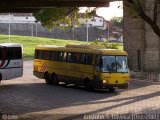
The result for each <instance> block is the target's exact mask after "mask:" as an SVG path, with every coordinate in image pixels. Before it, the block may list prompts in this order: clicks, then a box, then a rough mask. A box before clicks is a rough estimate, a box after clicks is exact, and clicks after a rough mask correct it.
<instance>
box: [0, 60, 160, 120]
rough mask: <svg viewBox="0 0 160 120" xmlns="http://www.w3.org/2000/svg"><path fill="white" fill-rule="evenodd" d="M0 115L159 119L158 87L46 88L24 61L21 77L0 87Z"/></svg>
mask: <svg viewBox="0 0 160 120" xmlns="http://www.w3.org/2000/svg"><path fill="white" fill-rule="evenodd" d="M0 114H1V115H0V118H1V116H2V118H3V119H4V118H6V117H7V118H8V119H13V118H14V119H22V120H54V119H68V120H73V119H90V118H95V117H98V116H89V115H95V114H96V115H102V116H99V117H102V118H104V115H105V119H107V118H108V117H107V116H108V115H117V114H145V115H152V114H155V115H157V116H158V114H160V84H159V83H151V82H143V81H140V80H131V81H130V85H129V89H127V90H116V91H115V92H109V91H107V90H96V91H92V92H91V91H86V90H85V89H84V88H83V87H76V86H64V85H60V86H53V85H46V84H45V82H44V80H42V79H38V78H36V77H34V76H33V74H32V61H25V62H24V74H23V77H21V78H17V79H12V80H6V81H2V83H1V84H0ZM157 116H156V119H157V120H158V119H159V118H158V117H159V116H158V117H157ZM143 117H144V116H143ZM108 119H109V118H108ZM159 120H160V119H159Z"/></svg>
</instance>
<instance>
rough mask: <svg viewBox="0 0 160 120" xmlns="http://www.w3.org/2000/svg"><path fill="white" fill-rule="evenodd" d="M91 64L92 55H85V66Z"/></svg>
mask: <svg viewBox="0 0 160 120" xmlns="http://www.w3.org/2000/svg"><path fill="white" fill-rule="evenodd" d="M92 62H93V54H86V59H85V64H88V65H91V64H92Z"/></svg>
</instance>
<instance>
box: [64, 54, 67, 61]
mask: <svg viewBox="0 0 160 120" xmlns="http://www.w3.org/2000/svg"><path fill="white" fill-rule="evenodd" d="M66 60H67V52H64V53H63V62H65V61H66Z"/></svg>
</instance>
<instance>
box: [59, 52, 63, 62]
mask: <svg viewBox="0 0 160 120" xmlns="http://www.w3.org/2000/svg"><path fill="white" fill-rule="evenodd" d="M63 55H64V52H59V61H63Z"/></svg>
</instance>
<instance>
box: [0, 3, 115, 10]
mask: <svg viewBox="0 0 160 120" xmlns="http://www.w3.org/2000/svg"><path fill="white" fill-rule="evenodd" d="M110 1H112V0H1V3H0V13H9V12H12V13H13V12H21V13H22V12H25V13H26V12H28V13H31V12H34V11H37V10H40V9H42V8H51V7H84V6H87V7H108V6H109V2H110Z"/></svg>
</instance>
